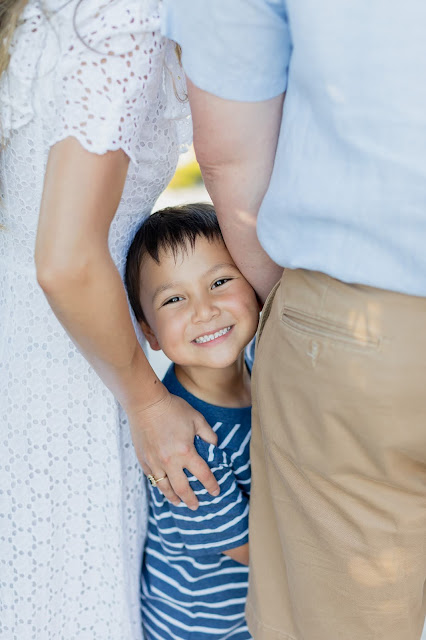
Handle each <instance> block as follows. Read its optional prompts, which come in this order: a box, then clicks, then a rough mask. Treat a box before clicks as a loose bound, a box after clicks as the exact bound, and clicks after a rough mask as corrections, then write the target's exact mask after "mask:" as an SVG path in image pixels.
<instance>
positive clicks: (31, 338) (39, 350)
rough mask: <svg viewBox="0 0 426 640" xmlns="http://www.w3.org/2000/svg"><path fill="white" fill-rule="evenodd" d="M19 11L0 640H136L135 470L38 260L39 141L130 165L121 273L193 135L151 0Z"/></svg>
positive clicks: (140, 525) (13, 84) (90, 0)
mask: <svg viewBox="0 0 426 640" xmlns="http://www.w3.org/2000/svg"><path fill="white" fill-rule="evenodd" d="M22 18H23V20H22V22H21V24H20V26H19V27H18V29H17V31H16V33H15V38H14V42H13V47H12V57H11V61H10V66H9V69H8V71H7V73H5V74H4V75H3V77H2V79H1V83H0V100H1V112H0V113H1V120H0V122H1V134H2V137H3V139H4V141H5V142H6V146H5V147H4V149H2V150H1V153H0V162H1V164H0V171H1V203H0V224H1V225H2V228H1V229H0V638H1V640H12V639H13V640H14V639H17V640H71V639H74V638H76V639H78V640H83V639H84V640H85V639H87V640H140V638H141V636H142V632H141V626H140V616H139V570H140V562H141V554H142V546H143V542H144V536H145V526H146V518H147V511H146V497H145V489H144V483H143V482H142V473H141V469H140V467H139V465H138V462H137V460H136V457H135V454H134V450H133V447H132V444H131V438H130V435H129V429H128V424H127V422H126V418H125V416H124V415H123V412H122V410H121V409H120V407H119V406H118V405H117V403H116V402H115V401H114V399H113V397H112V395H111V393H110V392H109V391H108V390H107V389H106V388H105V387H104V385H103V384H102V382H101V381H100V379H99V378H98V377H97V375H96V374H95V373H94V372H93V371H92V370H91V368H90V366H89V365H88V364H87V362H86V361H85V360H84V359H83V358H82V356H80V354H79V353H78V352H77V350H76V349H75V347H74V346H73V344H72V343H71V341H70V340H69V338H68V337H67V335H66V334H65V332H64V330H63V329H62V327H61V325H60V324H59V322H58V321H57V320H56V318H55V316H54V315H53V313H52V312H51V310H50V308H49V305H48V304H47V302H46V300H45V297H44V295H43V293H42V292H41V290H40V288H39V287H38V285H37V282H36V275H35V268H34V257H33V256H34V245H35V234H36V228H37V218H38V211H39V206H40V198H41V193H42V186H43V176H44V172H45V166H46V160H47V156H48V152H49V148H50V147H51V145H52V144H54V143H55V142H57V141H59V140H61V139H63V138H65V137H67V136H74V137H76V138H77V139H78V140H79V142H80V143H81V144H82V145H83V146H84V147H85V148H86V149H88V150H90V151H93V152H96V153H104V152H106V151H107V150H110V149H118V148H122V149H124V150H125V151H126V153H127V154H128V155H129V157H130V159H131V162H130V167H129V173H128V178H127V182H126V185H125V189H124V193H123V198H122V201H121V204H120V207H119V210H118V212H117V215H116V217H115V220H114V222H113V225H112V229H111V233H110V247H111V252H112V255H113V257H114V259H115V261H116V263H117V265H118V268H119V269H120V271H121V272H122V270H123V264H124V258H125V254H126V249H127V247H128V245H129V243H130V241H131V238H132V235H133V234H134V231H135V227H136V225H138V224H139V223H140V221H141V219H142V218H143V217H144V216H146V215H147V214H148V213H149V212H150V210H151V208H152V206H153V204H154V202H155V200H156V198H157V197H158V195H159V194H160V193H161V191H162V190H163V189H164V188H165V186H166V185H167V183H168V181H169V179H170V178H171V176H172V174H173V171H174V168H175V165H176V162H177V157H178V153H179V147H180V145H181V144H182V143H186V142H188V138H189V136H190V123H189V118H188V113H187V106H186V104H184V103H183V102H180V101H179V100H178V99H177V97H176V95H178V96H179V95H184V87H183V86H181V85H180V82H181V78H180V76H179V68H178V64H177V58H176V55H175V50H174V46H173V44H172V43H170V42H167V41H165V40H164V39H163V38H162V37H161V36H160V33H159V22H160V20H159V6H158V2H157V0H105V1H104V2H103V3H102V2H98V1H97V0H80V2H78V1H77V0H70V1H68V2H67V1H66V0H65V1H64V0H29V4H28V5H27V6H26V8H25V10H24V14H23V16H22ZM113 339H114V336H111V340H113Z"/></svg>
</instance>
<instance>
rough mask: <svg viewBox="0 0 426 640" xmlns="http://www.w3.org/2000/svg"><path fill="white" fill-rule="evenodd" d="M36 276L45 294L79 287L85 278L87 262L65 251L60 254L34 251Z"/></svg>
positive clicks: (87, 269) (53, 293) (50, 294)
mask: <svg viewBox="0 0 426 640" xmlns="http://www.w3.org/2000/svg"><path fill="white" fill-rule="evenodd" d="M35 267H36V278H37V282H38V284H39V286H40V287H41V289H42V290H43V292H44V293H45V294H46V295H47V296H53V297H55V295H56V294H57V293H59V292H62V293H63V292H64V291H66V290H67V289H71V288H72V289H74V288H75V287H80V286H82V285H83V283H84V282H85V281H86V280H87V277H88V271H89V268H88V267H89V263H88V261H87V260H84V259H82V256H81V255H80V256H79V258H78V259H76V258H74V256H72V255H67V254H66V252H65V253H64V254H62V255H58V254H56V255H50V256H49V255H46V254H44V255H43V254H42V253H40V252H38V251H36V254H35Z"/></svg>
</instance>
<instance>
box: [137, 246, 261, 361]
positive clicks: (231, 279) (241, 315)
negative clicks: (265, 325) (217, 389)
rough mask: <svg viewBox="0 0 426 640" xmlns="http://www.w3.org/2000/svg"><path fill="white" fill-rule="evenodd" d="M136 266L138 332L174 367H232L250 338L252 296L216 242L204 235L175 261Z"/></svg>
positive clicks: (164, 256)
mask: <svg viewBox="0 0 426 640" xmlns="http://www.w3.org/2000/svg"><path fill="white" fill-rule="evenodd" d="M159 257H160V262H159V264H157V263H156V262H155V261H154V260H153V259H152V258H151V257H150V256H146V257H145V258H144V261H143V264H142V268H141V289H140V290H141V303H142V308H143V311H144V314H145V317H146V319H147V323H144V322H143V323H142V328H143V331H144V333H145V335H146V337H147V339H148V341H149V343H150V345H151V347H152V348H153V349H162V350H163V351H164V353H165V354H166V355H167V356H168V358H170V360H172V361H173V362H174V363H176V364H178V365H181V366H188V367H194V366H195V367H208V368H213V369H221V368H225V367H229V366H230V365H232V364H233V363H235V362H236V361H237V360H238V358H239V355H240V354H241V352H242V350H243V349H244V347H245V346H246V345H247V343H248V342H249V341H250V340H251V338H252V337H253V335H254V334H255V331H256V327H257V323H258V318H259V306H258V303H257V299H256V295H255V293H254V291H253V289H252V287H251V286H250V285H249V283H248V282H247V281H246V280H245V278H244V277H243V276H242V274H241V273H240V271H239V270H238V268H237V267H236V265H235V263H234V262H233V260H232V258H231V256H230V254H229V252H228V250H227V248H226V246H225V244H224V242H223V241H222V240H221V239H215V240H212V241H209V240H207V239H206V238H205V237H203V236H199V237H197V238H196V240H195V246H194V249H192V247H191V246H190V244H188V245H187V246H186V249H185V250H183V251H180V252H179V253H178V254H177V256H176V258H175V257H174V256H173V254H172V252H164V251H162V252H161V253H160V256H159Z"/></svg>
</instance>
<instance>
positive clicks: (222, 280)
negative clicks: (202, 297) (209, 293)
mask: <svg viewBox="0 0 426 640" xmlns="http://www.w3.org/2000/svg"><path fill="white" fill-rule="evenodd" d="M230 280H232V278H219V280H216V282H214V283H213V284H212V289H216V287H220V286H222V285H223V284H225V283H226V282H229V281H230Z"/></svg>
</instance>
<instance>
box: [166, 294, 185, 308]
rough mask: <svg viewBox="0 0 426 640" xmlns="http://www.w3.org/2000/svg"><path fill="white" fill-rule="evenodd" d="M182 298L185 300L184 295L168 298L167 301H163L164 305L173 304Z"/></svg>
mask: <svg viewBox="0 0 426 640" xmlns="http://www.w3.org/2000/svg"><path fill="white" fill-rule="evenodd" d="M180 300H183V298H182V296H173V298H169V299H168V300H166V302H164V303H163V307H164V306H165V305H166V304H173V303H175V302H179V301H180Z"/></svg>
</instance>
